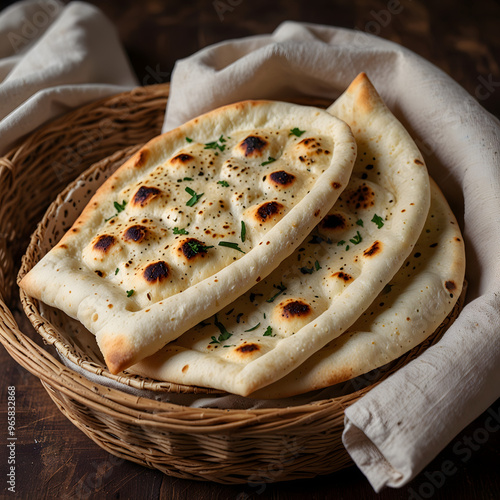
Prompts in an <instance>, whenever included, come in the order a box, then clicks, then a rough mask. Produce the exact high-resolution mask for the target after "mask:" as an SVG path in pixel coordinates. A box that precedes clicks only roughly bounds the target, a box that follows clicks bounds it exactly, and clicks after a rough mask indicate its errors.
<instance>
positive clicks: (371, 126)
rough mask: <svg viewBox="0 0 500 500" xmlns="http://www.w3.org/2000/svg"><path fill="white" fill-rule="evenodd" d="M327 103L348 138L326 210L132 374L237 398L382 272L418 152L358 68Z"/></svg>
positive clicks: (417, 187) (363, 305)
mask: <svg viewBox="0 0 500 500" xmlns="http://www.w3.org/2000/svg"><path fill="white" fill-rule="evenodd" d="M330 111H331V112H332V113H334V114H336V115H337V116H338V117H339V118H341V119H343V120H345V121H347V123H348V124H349V125H350V126H351V128H352V130H353V133H354V134H355V137H356V141H357V144H358V156H357V159H356V163H355V167H354V170H353V174H352V177H351V180H350V182H349V185H348V186H347V188H346V189H345V191H344V192H343V193H342V195H341V197H340V198H339V200H338V202H337V203H336V205H335V207H334V209H333V210H332V211H330V213H329V214H328V216H327V217H325V218H324V219H323V220H322V221H321V222H320V224H319V225H318V227H317V228H316V230H315V231H314V232H313V233H312V234H311V235H310V236H309V237H308V238H307V239H306V240H305V242H304V243H303V244H302V245H301V247H300V248H298V249H297V250H296V251H295V252H294V254H293V255H291V256H290V257H289V258H288V259H287V260H285V261H284V262H283V263H282V264H281V265H280V266H279V267H278V268H277V269H276V270H275V271H274V272H273V273H272V274H270V275H269V276H268V277H267V278H266V279H264V280H262V281H261V282H260V283H259V284H258V285H256V286H254V287H253V288H252V289H251V290H250V291H249V292H247V293H246V294H245V295H243V296H242V297H240V298H239V299H238V300H236V301H234V302H233V303H232V304H230V305H229V306H228V307H226V308H225V309H224V310H222V311H221V312H220V313H219V314H218V315H217V316H216V317H215V318H213V319H212V320H211V321H209V322H203V323H201V324H200V325H198V326H197V327H196V328H193V329H191V330H190V331H189V332H186V333H185V334H184V335H182V337H180V338H179V339H177V341H175V342H173V343H171V344H169V345H167V346H166V347H165V348H164V349H162V351H160V352H159V353H157V354H156V355H155V356H152V357H150V358H148V359H146V360H144V361H143V362H141V363H139V364H137V365H135V366H133V367H131V371H132V372H133V373H137V374H142V375H145V376H149V377H151V378H154V379H158V380H166V381H170V382H175V383H181V384H187V385H200V386H206V387H212V388H217V389H223V390H226V391H228V392H231V393H235V394H239V395H242V396H247V395H249V394H251V393H253V392H254V391H256V390H258V389H260V388H262V387H265V386H267V385H269V384H271V383H273V382H275V381H276V380H279V379H281V378H282V377H284V376H285V375H287V374H288V373H290V372H291V371H292V370H294V369H295V368H296V367H298V366H299V365H301V364H302V363H303V362H304V361H306V360H307V359H308V358H309V357H310V356H312V355H313V354H314V353H316V352H317V351H319V350H320V349H321V348H322V347H323V346H325V344H327V343H328V342H331V341H332V340H333V339H335V338H337V337H338V336H340V335H341V334H342V333H343V332H344V331H345V330H346V329H347V328H349V327H350V326H351V325H352V324H353V323H354V322H355V321H356V320H357V319H358V318H359V317H360V316H361V314H362V313H363V312H364V311H365V310H366V309H367V308H368V307H369V306H370V304H371V303H372V302H373V300H374V299H375V298H376V297H377V295H378V294H379V293H380V292H381V291H382V290H383V289H384V287H385V285H386V284H387V283H388V282H389V281H390V280H391V279H392V277H393V276H394V274H395V273H396V272H397V271H398V269H399V268H400V267H401V265H402V264H403V262H404V260H405V259H406V257H407V256H408V255H409V254H410V252H411V251H412V248H413V246H414V245H415V243H416V241H417V239H418V237H419V235H420V233H421V231H422V228H423V225H424V223H425V220H426V217H427V214H428V210H429V204H430V187H429V177H428V174H427V170H426V168H425V165H424V162H423V159H422V156H421V155H420V152H419V151H418V149H417V147H416V146H415V144H414V142H413V141H412V139H411V138H410V136H409V135H408V133H407V132H406V130H405V129H404V128H403V126H402V125H401V124H400V123H399V122H398V121H397V120H396V118H395V117H394V116H393V115H392V114H391V113H390V111H389V109H388V108H387V107H386V106H385V104H384V103H383V102H382V99H381V98H380V97H379V96H378V94H377V93H376V91H375V89H374V88H373V86H372V84H371V83H370V82H369V80H368V78H367V77H366V75H364V74H361V75H360V76H359V77H358V78H356V80H355V81H354V82H353V83H352V84H351V85H350V87H349V88H348V90H347V91H346V92H345V93H344V94H343V95H342V96H341V97H340V98H339V99H338V100H337V101H336V103H335V104H334V105H333V106H332V108H330Z"/></svg>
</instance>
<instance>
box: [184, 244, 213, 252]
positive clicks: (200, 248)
mask: <svg viewBox="0 0 500 500" xmlns="http://www.w3.org/2000/svg"><path fill="white" fill-rule="evenodd" d="M187 244H188V245H189V248H190V249H191V250H192V251H193V252H194V253H195V254H197V253H200V252H206V251H207V250H208V249H209V248H213V247H214V246H213V245H210V246H208V247H207V246H206V245H200V244H199V243H196V242H195V241H188V242H187Z"/></svg>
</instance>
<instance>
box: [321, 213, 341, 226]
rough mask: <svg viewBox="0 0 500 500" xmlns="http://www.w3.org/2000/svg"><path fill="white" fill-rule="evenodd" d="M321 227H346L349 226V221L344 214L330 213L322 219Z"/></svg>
mask: <svg viewBox="0 0 500 500" xmlns="http://www.w3.org/2000/svg"><path fill="white" fill-rule="evenodd" d="M321 227H322V228H323V229H330V230H337V229H345V228H346V227H347V222H346V219H345V217H344V216H343V215H342V214H328V215H327V216H326V217H325V218H324V219H323V220H322V221H321Z"/></svg>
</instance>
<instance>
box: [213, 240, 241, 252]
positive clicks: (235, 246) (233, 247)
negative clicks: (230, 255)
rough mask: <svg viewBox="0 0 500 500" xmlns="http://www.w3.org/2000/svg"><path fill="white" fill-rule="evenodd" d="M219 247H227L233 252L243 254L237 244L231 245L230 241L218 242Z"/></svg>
mask: <svg viewBox="0 0 500 500" xmlns="http://www.w3.org/2000/svg"><path fill="white" fill-rule="evenodd" d="M219 246H220V247H228V248H232V249H233V250H238V252H241V253H245V252H244V251H243V250H242V249H241V248H240V247H239V246H238V243H231V242H230V241H219Z"/></svg>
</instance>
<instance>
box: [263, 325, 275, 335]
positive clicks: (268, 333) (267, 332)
mask: <svg viewBox="0 0 500 500" xmlns="http://www.w3.org/2000/svg"><path fill="white" fill-rule="evenodd" d="M264 337H275V335H273V329H272V328H271V327H270V326H268V327H267V328H266V331H265V332H264Z"/></svg>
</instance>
